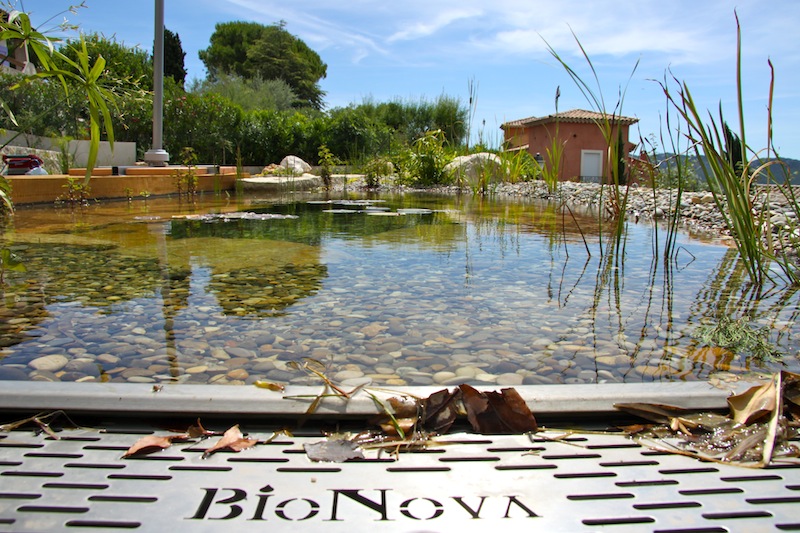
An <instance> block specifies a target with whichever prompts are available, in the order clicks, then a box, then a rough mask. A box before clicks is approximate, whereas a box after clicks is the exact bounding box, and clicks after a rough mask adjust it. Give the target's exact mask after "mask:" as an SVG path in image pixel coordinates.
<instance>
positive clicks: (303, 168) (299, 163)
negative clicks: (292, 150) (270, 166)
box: [281, 155, 311, 175]
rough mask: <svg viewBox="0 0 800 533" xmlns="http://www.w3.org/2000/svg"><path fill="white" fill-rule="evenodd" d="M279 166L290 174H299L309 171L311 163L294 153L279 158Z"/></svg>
mask: <svg viewBox="0 0 800 533" xmlns="http://www.w3.org/2000/svg"><path fill="white" fill-rule="evenodd" d="M281 167H283V168H285V169H287V170H288V171H290V172H291V173H292V174H296V175H301V174H305V173H306V172H311V165H309V164H308V163H306V162H305V161H303V160H302V159H300V158H299V157H297V156H296V155H287V156H286V157H284V158H283V159H282V160H281Z"/></svg>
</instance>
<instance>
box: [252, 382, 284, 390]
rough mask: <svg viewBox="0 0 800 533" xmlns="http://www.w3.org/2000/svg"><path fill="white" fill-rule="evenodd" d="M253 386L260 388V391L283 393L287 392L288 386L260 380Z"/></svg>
mask: <svg viewBox="0 0 800 533" xmlns="http://www.w3.org/2000/svg"><path fill="white" fill-rule="evenodd" d="M253 385H255V386H256V387H258V388H259V389H267V390H271V391H275V392H283V391H284V390H286V386H285V385H283V384H282V383H274V382H272V381H265V380H263V379H259V380H258V381H255V382H253Z"/></svg>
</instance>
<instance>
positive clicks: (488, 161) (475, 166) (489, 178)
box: [444, 152, 504, 185]
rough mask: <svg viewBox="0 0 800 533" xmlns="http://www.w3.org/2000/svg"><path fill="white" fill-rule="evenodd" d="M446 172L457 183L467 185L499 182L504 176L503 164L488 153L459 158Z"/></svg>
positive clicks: (447, 167)
mask: <svg viewBox="0 0 800 533" xmlns="http://www.w3.org/2000/svg"><path fill="white" fill-rule="evenodd" d="M444 171H445V173H447V174H448V175H452V176H453V178H454V180H455V182H456V183H463V184H467V185H477V184H480V183H481V182H483V183H489V182H494V181H498V180H500V179H501V178H502V177H503V174H504V171H503V162H502V161H501V160H500V158H499V157H497V155H495V154H490V153H488V152H479V153H477V154H471V155H462V156H458V157H456V158H455V159H453V160H452V161H451V162H450V163H448V164H447V166H445V167H444Z"/></svg>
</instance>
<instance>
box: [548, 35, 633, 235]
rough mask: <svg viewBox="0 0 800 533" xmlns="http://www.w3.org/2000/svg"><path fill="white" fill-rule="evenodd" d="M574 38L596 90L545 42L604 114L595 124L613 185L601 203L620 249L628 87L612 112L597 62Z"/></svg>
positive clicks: (602, 184)
mask: <svg viewBox="0 0 800 533" xmlns="http://www.w3.org/2000/svg"><path fill="white" fill-rule="evenodd" d="M572 35H573V37H574V38H575V42H576V43H577V44H578V48H579V49H580V51H581V54H582V55H583V58H584V60H585V61H586V64H587V66H588V68H589V71H590V73H591V77H592V79H593V80H594V86H595V87H592V85H590V84H589V82H587V81H585V80H584V79H583V78H582V77H581V76H580V74H578V73H577V71H575V70H574V69H573V68H572V67H571V66H570V65H569V64H568V63H567V62H566V60H565V59H563V58H562V57H561V56H560V55H559V54H558V52H556V50H555V49H554V48H553V47H552V46H551V45H550V44H549V43H547V42H546V41H545V43H546V44H547V49H548V51H549V52H550V54H551V55H552V56H553V57H554V58H555V59H556V61H558V62H559V63H560V64H561V66H562V67H563V68H564V70H566V72H567V74H568V75H569V77H570V78H571V79H572V81H573V82H574V83H575V85H576V86H577V87H578V89H579V90H580V91H581V93H582V94H583V96H584V98H585V99H586V101H587V102H588V103H589V104H590V105H591V106H592V108H593V109H594V110H595V111H597V112H598V113H600V116H601V117H602V118H600V119H598V120H596V121H595V123H596V124H597V127H598V128H600V132H601V134H602V135H603V139H604V141H605V144H606V147H607V152H608V153H607V158H606V165H607V169H606V170H607V171H606V172H604V173H603V174H604V175H606V176H609V178H610V183H608V184H607V183H605V180H601V182H600V194H601V198H600V200H601V204H603V203H605V208H606V213H607V214H608V215H609V216H610V217H611V219H612V221H613V224H614V227H613V236H614V245H615V246H620V245H621V244H622V234H623V230H624V227H625V216H624V215H625V212H626V209H627V205H628V193H629V189H628V188H627V187H624V190H623V187H622V186H623V185H625V181H626V179H625V166H624V159H625V158H626V157H627V152H626V150H625V142H624V139H622V138H621V132H622V130H621V128H620V126H619V119H620V118H621V117H622V105H623V103H624V101H625V93H626V91H627V84H626V87H625V88H621V89H620V91H619V95H618V98H617V101H616V103H615V104H614V107H613V109H611V110H610V111H609V107H608V106H607V105H606V101H605V97H604V96H603V91H602V90H601V84H600V78H599V76H598V74H597V70H596V69H595V67H594V63H592V60H591V58H590V57H589V54H588V53H587V51H586V49H585V48H584V47H583V44H582V43H581V41H580V39H578V36H577V35H575V33H574V32H573V34H572ZM638 66H639V61H637V62H636V64H635V65H634V67H633V69H632V70H631V74H630V76H629V78H628V82H630V80H631V79H632V78H633V74H634V73H635V72H636V69H637V68H638ZM556 100H558V93H557V94H556ZM606 185H609V186H610V187H606ZM606 188H608V189H610V195H609V197H608V199H607V201H605V202H604V201H603V193H604V190H605V189H606ZM598 221H599V223H600V224H601V225H602V212H601V213H600V215H599V217H598ZM600 247H601V250H602V240H601V242H600Z"/></svg>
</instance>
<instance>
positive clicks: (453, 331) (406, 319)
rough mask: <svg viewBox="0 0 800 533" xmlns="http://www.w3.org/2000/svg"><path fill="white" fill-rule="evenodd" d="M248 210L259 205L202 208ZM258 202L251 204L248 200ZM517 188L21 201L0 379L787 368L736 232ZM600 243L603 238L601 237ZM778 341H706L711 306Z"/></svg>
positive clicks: (792, 365)
mask: <svg viewBox="0 0 800 533" xmlns="http://www.w3.org/2000/svg"><path fill="white" fill-rule="evenodd" d="M241 212H250V213H256V214H259V215H262V216H242V215H238V216H237V215H231V216H229V217H227V218H226V217H221V216H215V217H203V216H202V215H206V214H220V213H241ZM263 215H270V216H263ZM600 234H601V233H600V228H598V227H597V222H596V220H595V219H594V217H590V216H578V217H577V220H573V219H572V217H570V216H569V215H565V214H563V213H561V212H559V211H557V210H556V209H555V207H554V206H552V205H550V206H548V205H546V204H539V203H532V202H530V201H522V200H515V199H505V200H503V199H493V200H488V199H478V198H472V197H469V196H467V197H463V196H462V197H448V196H425V195H412V194H406V195H397V196H386V197H382V198H372V199H371V200H370V201H368V202H367V201H363V198H360V197H355V196H348V197H347V199H346V201H337V200H334V201H329V200H326V199H324V198H319V197H315V196H303V197H299V196H298V197H292V198H276V199H271V200H257V199H253V198H239V199H234V198H229V199H219V198H213V197H208V196H207V197H204V198H201V199H200V200H199V201H198V202H197V203H195V204H193V205H192V204H187V203H186V202H182V203H181V202H178V201H177V200H167V199H152V200H149V201H148V202H146V203H145V202H144V201H143V200H139V199H137V200H135V201H134V202H132V203H130V204H129V203H127V202H121V203H112V202H106V203H103V204H97V205H93V206H90V207H88V208H85V209H82V210H77V211H72V210H69V209H55V208H53V207H52V206H44V207H37V208H23V209H20V210H19V211H18V213H17V214H16V216H15V218H14V220H13V226H11V227H9V228H7V230H6V232H5V234H4V237H3V240H4V243H5V246H8V247H10V248H11V249H12V250H13V251H14V252H15V253H16V254H17V255H18V256H19V258H20V259H21V260H22V261H23V262H24V264H25V265H26V267H27V271H26V272H10V271H9V272H5V278H6V287H5V294H4V299H3V305H2V306H0V349H1V350H2V351H0V358H1V359H0V378H2V379H17V380H19V379H27V380H37V381H56V380H60V381H115V382H116V381H119V382H140V383H154V384H168V383H198V384H202V383H230V384H249V383H252V382H254V381H256V380H262V381H270V382H280V383H286V382H293V383H307V382H313V381H310V380H311V379H312V378H309V377H308V376H306V375H305V374H302V373H298V372H297V371H296V370H294V369H292V368H291V367H287V365H286V363H288V362H290V361H299V360H302V359H303V358H305V357H308V358H313V359H316V360H319V361H321V362H323V363H324V364H325V365H326V366H327V368H328V370H327V373H328V375H329V376H330V377H331V378H332V379H334V380H336V381H338V382H342V383H345V384H356V383H361V382H365V381H371V382H372V383H376V384H386V385H432V384H440V385H452V384H456V383H464V382H467V383H473V384H499V385H512V386H513V385H521V384H549V383H552V384H559V383H596V382H600V383H606V382H608V383H613V382H640V381H659V380H661V381H676V380H685V381H688V380H705V379H721V380H734V379H738V378H740V377H743V376H748V375H750V374H752V373H754V372H755V373H765V372H773V371H775V370H778V369H787V370H792V371H795V372H796V371H798V370H800V359H799V358H798V349H799V348H800V338H798V335H797V334H796V333H795V331H796V328H795V322H796V320H797V315H798V298H797V293H796V292H793V291H787V290H784V289H781V290H772V291H766V293H765V294H762V295H757V294H755V293H754V291H753V290H752V288H750V287H749V286H748V285H747V284H746V277H745V275H744V273H743V272H742V270H741V269H740V268H739V267H738V265H737V255H736V253H735V251H733V250H731V249H729V248H727V247H725V246H722V245H718V244H709V243H707V242H701V241H699V240H695V239H692V238H690V237H689V236H688V235H682V236H681V237H680V240H679V248H678V253H677V255H676V256H675V257H674V258H673V260H671V261H668V262H667V264H666V265H665V263H664V261H663V260H662V258H661V257H658V258H654V252H653V250H654V247H655V245H656V242H657V246H658V247H662V246H663V240H664V238H665V234H664V232H663V230H660V231H658V232H656V231H655V230H654V229H653V228H652V227H651V226H645V225H635V224H631V225H629V226H628V227H627V230H626V235H625V251H624V253H619V252H617V253H616V254H612V253H610V252H609V250H610V248H609V246H608V238H607V237H606V236H604V237H603V238H602V239H601V238H600ZM601 250H602V251H601ZM722 316H727V317H730V318H740V317H747V318H749V319H750V322H749V324H750V325H749V326H748V327H750V328H754V329H755V328H768V329H769V341H770V342H772V343H773V344H774V345H775V346H777V348H778V350H779V352H780V353H781V355H780V356H778V357H773V358H766V359H764V358H757V357H753V356H752V355H751V354H749V353H734V352H733V351H731V350H727V349H724V348H721V347H719V346H707V345H704V344H703V343H702V342H700V340H699V339H698V338H697V336H696V333H697V328H698V326H699V325H701V324H704V323H711V324H713V323H716V322H717V321H718V320H719V318H720V317H722Z"/></svg>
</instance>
